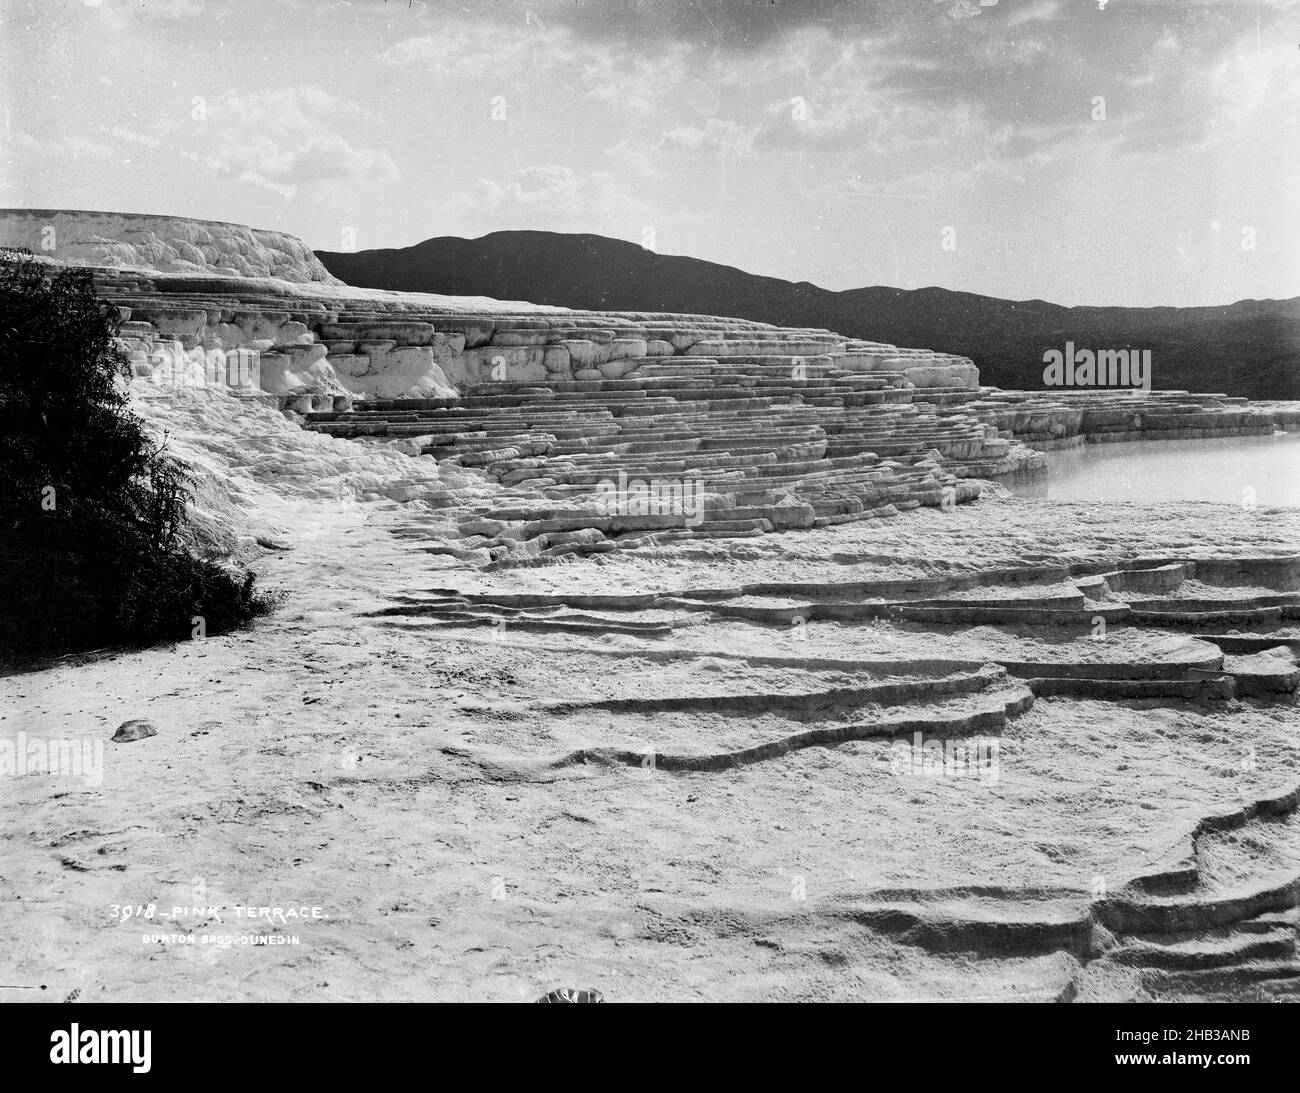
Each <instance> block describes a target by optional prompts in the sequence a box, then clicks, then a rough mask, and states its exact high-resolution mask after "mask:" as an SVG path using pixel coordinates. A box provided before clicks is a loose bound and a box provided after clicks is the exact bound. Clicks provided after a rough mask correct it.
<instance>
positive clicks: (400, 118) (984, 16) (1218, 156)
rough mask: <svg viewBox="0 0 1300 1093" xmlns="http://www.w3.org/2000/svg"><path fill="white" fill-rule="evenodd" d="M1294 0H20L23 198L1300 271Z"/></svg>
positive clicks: (6, 92) (1052, 278) (1125, 283)
mask: <svg viewBox="0 0 1300 1093" xmlns="http://www.w3.org/2000/svg"><path fill="white" fill-rule="evenodd" d="M1297 7H1298V5H1297V3H1296V2H1293V0H1285V2H1282V0H1208V2H1201V0H423V2H422V0H388V2H385V0H0V108H2V109H3V117H2V118H0V121H2V122H3V128H2V129H0V207H9V208H73V209H100V210H113V211H127V212H143V213H156V214H164V215H175V216H189V217H198V218H201V219H210V220H226V221H233V222H236V223H241V224H250V225H252V226H254V227H259V228H273V229H276V230H280V231H287V232H291V233H293V234H294V235H298V236H300V237H302V238H303V239H304V240H306V241H307V243H308V244H309V245H311V246H313V247H315V248H318V249H324V250H347V249H358V250H363V249H368V248H371V247H394V246H406V245H410V244H412V243H416V242H419V241H420V240H423V239H427V238H429V237H432V236H438V235H462V236H470V237H474V236H480V235H483V234H485V233H487V232H492V231H499V230H503V229H518V228H530V229H539V230H547V231H561V232H594V233H598V234H602V235H608V236H613V237H616V238H620V239H626V240H630V241H632V242H635V243H639V244H641V245H642V246H646V247H649V248H651V249H654V250H656V251H659V252H661V253H665V254H687V255H692V256H694V257H698V258H705V259H708V260H710V261H715V262H723V263H726V264H727V265H733V266H738V267H740V268H742V269H746V270H749V271H751V272H754V273H760V274H765V275H769V276H775V277H782V278H786V279H788V280H792V281H811V282H813V283H815V284H819V285H822V286H824V287H827V288H832V289H843V288H854V287H859V286H864V285H896V286H899V287H903V288H919V287H923V286H928V285H938V286H941V287H944V288H949V289H957V290H963V291H969V292H978V293H983V294H987V295H991V296H1000V297H1008V298H1012V299H1028V298H1040V299H1047V300H1052V301H1054V302H1057V303H1063V304H1071V305H1072V304H1122V305H1129V306H1150V305H1168V304H1172V305H1180V306H1181V305H1200V304H1222V303H1229V302H1232V301H1234V300H1238V299H1245V298H1255V299H1263V298H1281V297H1291V296H1296V295H1300V247H1298V246H1297V244H1300V232H1298V229H1300V146H1298V144H1297V128H1298V127H1300V12H1298V11H1297Z"/></svg>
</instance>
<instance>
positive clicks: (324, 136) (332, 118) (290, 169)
mask: <svg viewBox="0 0 1300 1093" xmlns="http://www.w3.org/2000/svg"><path fill="white" fill-rule="evenodd" d="M378 121H379V119H378V118H377V117H376V116H375V115H374V114H372V113H371V112H370V111H368V110H366V109H364V108H363V107H360V106H358V105H356V104H354V103H350V102H347V101H345V100H342V99H339V98H338V97H336V96H334V95H331V94H330V93H329V92H328V91H325V90H324V89H322V88H319V87H315V86H312V85H306V86H302V87H281V88H273V89H270V90H264V91H242V92H237V91H232V92H227V93H226V94H225V95H222V96H221V97H220V98H218V99H216V100H215V101H214V102H213V103H212V104H211V105H210V106H209V107H208V111H207V117H206V124H209V125H211V127H212V133H211V136H212V138H213V139H212V141H211V143H214V144H215V146H216V147H217V148H218V149H219V155H220V158H221V159H222V160H224V161H226V162H227V163H229V164H230V165H231V166H232V167H234V168H235V169H237V170H240V171H250V172H254V173H256V174H258V175H261V176H263V177H265V178H268V179H271V180H272V181H275V182H285V183H293V184H295V185H301V186H310V185H312V184H315V183H321V182H340V181H349V180H351V181H364V180H374V181H385V180H391V179H395V178H397V177H398V174H399V172H398V169H397V165H396V163H394V161H393V159H392V157H391V156H390V155H389V154H388V152H386V151H383V150H376V149H371V148H365V147H359V146H357V144H355V143H354V142H353V141H350V140H349V139H348V138H347V137H345V136H343V135H342V134H341V133H340V132H339V131H338V129H337V126H339V125H351V126H354V127H357V128H366V127H371V126H373V125H375V124H376V123H377V122H378Z"/></svg>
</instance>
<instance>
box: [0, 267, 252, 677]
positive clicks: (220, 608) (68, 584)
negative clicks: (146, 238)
mask: <svg viewBox="0 0 1300 1093" xmlns="http://www.w3.org/2000/svg"><path fill="white" fill-rule="evenodd" d="M120 325H121V324H120V321H119V319H118V315H117V312H116V309H114V308H112V307H110V306H108V305H105V304H102V303H100V302H99V301H98V300H97V299H96V298H95V294H94V289H93V285H92V282H91V277H90V273H89V272H88V271H86V270H75V269H55V268H53V267H49V266H47V265H45V264H44V263H41V262H39V261H37V260H36V259H34V258H33V257H31V255H29V254H25V253H21V252H16V251H0V657H3V658H6V659H8V658H13V657H23V656H48V655H52V654H59V653H65V652H71V651H75V650H80V649H89V648H94V647H97V646H102V645H110V644H121V643H128V644H133V645H147V644H150V643H152V642H156V641H163V640H174V639H182V638H188V637H190V636H191V633H192V630H193V628H194V625H195V624H194V622H193V621H192V620H193V619H194V618H195V617H196V616H200V617H202V619H203V626H204V630H205V632H206V633H217V632H220V631H221V630H224V629H229V628H230V627H233V626H237V625H239V624H240V623H242V622H245V621H247V620H248V619H250V618H252V617H253V616H255V615H259V614H263V613H264V612H265V611H266V610H267V609H268V602H267V600H266V599H265V598H264V597H262V596H259V595H257V594H255V593H254V592H253V587H252V577H251V575H250V576H248V577H247V578H243V579H241V578H240V577H238V576H236V575H234V574H232V573H230V572H228V571H227V570H226V569H224V568H222V567H221V566H219V565H217V564H216V563H215V562H212V561H208V560H205V559H202V558H198V557H195V556H194V555H193V554H192V553H191V552H190V551H189V550H188V549H187V548H186V546H185V542H184V537H183V531H184V523H185V504H186V501H187V499H188V497H189V484H188V479H187V476H186V471H185V468H184V466H183V465H182V464H180V463H179V462H178V461H177V460H175V459H173V458H171V457H169V456H166V455H164V454H162V453H161V452H160V450H159V447H158V444H157V443H156V442H155V441H154V440H153V439H152V438H151V437H150V435H149V433H148V432H147V431H146V429H145V426H144V423H143V422H142V421H141V420H140V419H139V418H138V417H136V416H135V415H134V414H132V413H131V412H130V411H129V409H128V405H127V404H128V399H127V395H126V390H125V382H124V381H125V379H126V377H127V376H128V375H129V374H130V370H129V366H128V364H127V362H126V358H125V356H124V355H123V354H122V352H121V350H119V349H118V348H117V347H116V345H115V343H114V340H113V339H114V336H115V335H116V333H117V331H118V328H119V326H120Z"/></svg>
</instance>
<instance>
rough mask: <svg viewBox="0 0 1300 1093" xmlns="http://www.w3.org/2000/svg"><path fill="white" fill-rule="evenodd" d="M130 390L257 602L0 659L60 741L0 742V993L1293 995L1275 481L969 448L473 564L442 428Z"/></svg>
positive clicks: (22, 710)
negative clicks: (1110, 492)
mask: <svg viewBox="0 0 1300 1093" xmlns="http://www.w3.org/2000/svg"><path fill="white" fill-rule="evenodd" d="M140 409H141V412H142V413H144V414H145V415H146V416H147V417H148V418H149V420H150V421H151V422H152V423H153V424H154V425H156V426H157V427H158V428H159V429H160V430H166V431H168V432H169V434H170V436H171V441H170V443H171V444H172V446H173V449H174V450H176V451H177V452H178V453H179V454H181V455H182V456H184V457H186V458H188V459H190V460H191V461H192V462H193V463H195V465H196V467H197V468H198V469H199V471H200V475H199V485H200V490H199V499H198V509H199V511H200V514H201V515H202V517H203V519H204V526H205V528H206V529H207V532H208V534H209V535H210V538H211V540H212V541H213V542H219V541H220V542H222V545H223V546H224V548H225V549H227V551H228V552H229V553H231V554H232V556H235V557H241V558H245V559H251V564H252V566H253V568H254V569H255V570H256V571H257V572H258V574H259V576H260V578H261V580H262V582H263V583H264V584H265V585H266V586H267V587H269V588H272V589H274V590H276V591H277V592H279V593H280V594H281V595H282V597H283V600H282V603H281V606H280V608H279V610H278V611H276V612H275V613H274V614H272V615H271V616H270V617H268V618H266V619H263V620H259V621H258V622H257V623H256V625H254V626H253V627H252V628H250V629H248V630H244V631H240V632H237V633H232V634H226V635H219V636H208V637H204V638H201V639H196V640H193V641H190V642H186V643H182V644H179V645H176V646H171V647H160V648H155V649H150V650H144V651H138V652H122V651H106V652H102V653H97V654H93V655H87V656H78V657H71V658H64V659H63V660H60V661H58V662H55V663H53V664H51V665H48V666H45V667H42V668H40V669H38V670H35V671H27V672H22V673H13V674H9V675H6V676H4V677H3V678H0V710H2V711H3V717H2V718H0V725H2V726H3V730H4V733H5V735H6V736H12V735H13V734H15V733H17V732H18V731H23V732H25V733H26V734H27V736H28V738H30V739H35V740H50V739H76V740H81V739H84V738H89V739H91V740H93V741H100V742H103V745H104V752H103V755H104V764H103V778H102V784H98V785H94V784H92V785H87V784H85V781H86V779H84V778H71V777H57V776H50V775H46V774H26V775H23V776H21V777H13V778H5V779H4V780H3V784H4V794H3V797H0V824H2V826H3V830H4V832H5V836H4V839H5V843H4V852H3V855H2V856H0V858H2V860H3V863H4V864H3V866H2V867H0V885H3V888H4V890H5V896H6V898H5V899H4V900H3V902H0V908H2V909H0V937H3V938H4V939H5V940H4V943H3V951H2V952H0V966H2V967H3V975H2V977H0V983H2V984H3V986H0V998H4V999H24V1000H33V999H44V1000H51V1001H58V1000H62V999H64V998H68V997H71V996H76V997H79V998H82V999H87V1000H92V999H93V1000H161V999H177V998H185V999H264V1000H284V999H310V1000H338V999H348V1000H371V999H384V1000H397V999H483V1000H504V1001H529V1000H532V999H534V998H537V997H539V996H541V995H542V994H544V993H545V992H546V991H547V990H550V989H552V988H554V987H560V986H571V987H591V988H595V989H598V990H600V991H601V992H603V993H604V995H605V997H606V999H608V1000H610V1001H629V1000H647V999H663V1000H667V999H691V1000H695V999H699V1000H706V999H707V1000H712V999H718V1000H721V999H729V1000H732V999H734V1000H764V999H894V1000H909V1001H916V1000H923V999H951V1000H975V999H995V1000H1029V1001H1049V1000H1054V999H1080V1000H1092V999H1132V1000H1145V999H1151V998H1161V997H1174V998H1203V997H1231V998H1238V999H1245V998H1277V999H1294V998H1295V997H1296V994H1295V984H1296V983H1297V982H1300V979H1298V978H1297V973H1300V963H1297V959H1296V953H1295V938H1296V918H1295V914H1296V912H1295V909H1294V908H1295V905H1296V903H1297V899H1300V879H1298V878H1300V833H1298V832H1297V824H1298V823H1300V821H1297V820H1296V818H1295V811H1294V810H1295V804H1296V796H1295V794H1296V790H1297V788H1298V787H1300V749H1298V748H1297V739H1298V738H1297V728H1298V727H1300V717H1298V716H1297V711H1296V707H1295V704H1294V698H1293V694H1292V693H1288V692H1287V690H1286V684H1287V682H1288V680H1289V675H1288V673H1290V672H1293V671H1294V662H1293V660H1288V659H1287V658H1286V656H1285V655H1284V654H1285V653H1286V651H1287V650H1288V649H1289V650H1291V651H1294V650H1295V649H1296V648H1297V646H1296V644H1295V643H1296V642H1297V641H1300V630H1296V629H1294V628H1293V627H1294V623H1293V621H1292V618H1291V617H1290V615H1289V614H1288V612H1287V610H1286V607H1285V606H1281V607H1276V606H1274V602H1275V601H1276V602H1277V603H1289V601H1290V600H1291V599H1293V598H1294V596H1293V594H1294V592H1295V590H1296V588H1297V584H1296V576H1297V574H1296V571H1295V567H1294V565H1293V564H1292V563H1290V562H1289V561H1287V557H1286V556H1288V555H1292V554H1293V553H1294V550H1295V543H1296V542H1297V532H1298V531H1300V527H1297V518H1296V516H1295V514H1294V513H1291V512H1286V511H1279V510H1263V509H1261V510H1256V511H1254V512H1245V511H1242V510H1240V509H1238V508H1235V507H1230V506H1216V505H1209V504H1173V503H1171V504H1167V505H1160V506H1137V505H1134V506H1105V507H1101V506H1088V505H1067V504H1056V503H1050V502H1038V501H1026V500H1017V499H1011V498H1008V497H1006V496H1003V495H1001V494H1000V493H999V491H996V490H994V491H991V492H990V495H989V496H986V497H985V498H984V499H982V500H980V501H978V502H975V503H972V504H968V505H962V506H958V507H956V508H954V509H951V510H941V509H920V510H917V511H912V512H904V513H902V514H900V515H898V516H896V517H894V518H892V519H888V520H882V521H872V522H870V523H860V524H848V525H844V526H842V527H832V528H825V529H819V530H809V531H801V532H789V533H785V534H771V535H767V536H764V537H762V538H761V539H753V540H739V541H730V542H728V541H718V542H700V541H689V542H683V543H679V544H675V545H672V546H665V547H659V548H652V549H649V550H641V551H623V552H618V553H615V554H609V555H604V556H600V557H597V558H586V559H574V558H570V559H560V560H556V561H555V562H554V563H552V564H549V565H540V566H523V567H520V566H506V567H492V568H489V569H487V570H484V569H481V568H480V569H475V568H471V567H470V566H468V565H466V564H464V563H462V562H458V561H457V560H456V559H455V558H453V557H451V556H448V555H446V554H444V553H436V552H435V551H436V550H437V546H438V543H439V541H440V537H441V536H443V535H445V534H448V533H449V529H452V528H454V526H455V523H456V521H457V519H458V518H459V516H460V515H462V514H463V512H464V511H466V510H468V509H472V508H473V507H474V506H475V505H476V504H477V502H478V501H479V500H481V499H482V497H483V496H484V495H485V492H489V491H490V489H491V487H490V485H489V484H488V483H487V481H486V479H485V478H484V476H482V475H481V474H479V473H478V472H476V471H474V470H472V469H469V468H464V469H461V468H456V469H451V468H445V467H444V468H442V469H440V468H438V467H437V466H436V464H435V463H434V462H433V461H432V460H431V459H428V458H410V457H407V456H404V455H400V454H398V453H396V452H395V451H392V450H385V449H382V448H379V447H375V446H366V445H363V444H359V443H356V442H354V441H348V440H340V439H335V438H331V437H327V436H323V435H319V434H311V433H307V432H305V431H302V430H300V429H298V428H297V426H294V425H291V424H290V423H289V422H287V421H285V420H284V419H283V418H282V417H280V416H279V415H278V414H277V413H275V412H274V411H272V410H270V409H266V410H260V409H256V408H254V407H252V406H251V405H248V404H242V405H239V406H236V405H235V404H234V400H227V401H224V402H223V401H222V400H221V399H220V398H216V399H214V401H212V402H207V403H191V404H188V405H178V406H172V405H169V404H167V403H165V402H158V401H154V402H149V403H143V402H142V403H141V404H140ZM232 528H233V529H235V532H234V533H233V534H232V533H231V530H230V529H232ZM223 536H224V539H223ZM1279 559H1280V560H1279ZM1156 570H1161V571H1162V574H1163V575H1162V576H1159V577H1156V576H1152V575H1151V574H1153V573H1154V572H1155V571H1156ZM1173 570H1176V571H1177V572H1176V573H1173V575H1172V576H1171V575H1170V574H1171V572H1172V571H1173ZM1107 574H1109V576H1107ZM1098 577H1100V579H1101V583H1097V580H1098ZM1103 585H1104V587H1103ZM1270 597H1272V599H1270ZM1211 601H1213V602H1211ZM1215 603H1226V604H1227V607H1225V608H1224V609H1223V610H1222V611H1221V613H1220V614H1219V615H1215V616H1214V617H1213V618H1210V617H1208V616H1207V617H1206V618H1205V619H1203V620H1202V621H1201V622H1200V623H1199V624H1198V625H1195V626H1193V625H1188V624H1187V623H1186V618H1185V617H1184V618H1182V619H1180V620H1179V621H1177V623H1176V624H1171V625H1162V624H1160V623H1159V621H1158V618H1157V617H1158V616H1159V615H1160V614H1161V610H1162V607H1161V605H1163V609H1164V610H1166V611H1172V612H1175V613H1180V614H1181V615H1182V616H1186V615H1187V614H1188V613H1192V614H1201V615H1204V614H1205V613H1206V612H1207V610H1209V609H1210V607H1213V606H1214V604H1215ZM1207 604H1209V606H1208V607H1207ZM1171 605H1172V606H1171ZM1017 612H1020V613H1017ZM1023 612H1029V614H1024V613H1023ZM1143 612H1146V614H1142V613H1143ZM1233 612H1236V614H1235V615H1234V614H1233ZM1153 618H1157V621H1155V622H1153V621H1151V620H1152V619H1153ZM1097 619H1101V620H1102V621H1101V627H1100V632H1099V631H1098V623H1097ZM1232 631H1237V632H1238V633H1239V634H1245V633H1250V634H1264V635H1266V637H1267V639H1268V640H1267V641H1265V642H1263V643H1262V644H1263V645H1264V646H1267V647H1269V648H1272V649H1279V648H1280V649H1281V650H1282V653H1281V654H1278V655H1276V656H1274V657H1273V659H1272V660H1267V661H1265V662H1259V661H1258V657H1259V655H1260V654H1259V653H1258V652H1256V651H1255V650H1254V647H1253V646H1252V645H1251V643H1250V642H1249V641H1243V642H1242V643H1240V644H1242V645H1243V647H1242V648H1241V649H1238V650H1237V651H1236V652H1235V653H1230V652H1229V650H1228V648H1226V647H1223V646H1220V645H1216V644H1215V643H1213V642H1210V641H1208V640H1207V636H1216V635H1223V634H1228V633H1230V632H1232ZM1228 644H1229V645H1231V643H1228ZM1236 658H1240V659H1236ZM1252 687H1253V688H1256V689H1257V690H1258V693H1257V694H1254V695H1252V694H1249V693H1246V692H1247V691H1250V690H1251V688H1252ZM1270 688H1271V689H1270ZM1291 689H1292V691H1293V690H1294V682H1293V681H1292V682H1291ZM131 718H147V719H149V720H150V721H152V722H153V723H154V724H155V725H156V726H157V728H158V734H157V735H156V736H152V737H149V738H147V739H143V740H137V741H134V742H130V743H113V742H111V741H110V739H109V738H110V737H111V736H112V735H113V733H114V730H115V729H116V728H117V727H118V726H119V725H120V724H121V723H122V722H124V721H126V720H128V719H131ZM946 741H955V742H956V746H953V747H948V748H947V755H946V756H945V755H944V749H945V747H947V745H946V743H945V742H946ZM151 904H152V905H156V908H157V910H158V912H162V913H165V914H166V916H167V917H161V915H155V917H153V918H151V919H149V918H136V917H131V918H125V917H124V914H123V911H122V908H124V907H132V908H135V907H140V908H147V907H148V906H149V905H151ZM248 907H253V908H265V909H268V910H267V912H266V913H265V914H262V913H261V912H257V917H254V918H251V919H250V918H249V917H248V912H247V911H245V910H244V909H246V908H248ZM175 908H184V909H185V911H184V912H183V913H181V914H179V915H175V916H173V915H172V912H173V909H175ZM277 908H278V909H280V910H281V911H282V912H284V914H282V915H280V916H276V915H275V913H274V911H275V909H277ZM304 908H306V909H308V910H307V911H306V914H305V917H299V916H295V915H294V914H293V912H298V913H299V915H301V914H302V912H303V909H304ZM315 909H319V911H318V914H319V917H313V915H314V914H316V913H317V912H316V910H315ZM177 937H188V938H192V939H193V940H192V941H190V942H178V941H176V940H174V939H175V938H177ZM205 937H207V938H212V939H219V938H223V937H228V938H233V939H234V940H235V944H232V945H229V946H226V945H224V944H222V943H220V942H219V941H212V940H210V941H207V942H204V941H203V940H202V939H203V938H205ZM160 938H163V939H165V940H159V939H160ZM246 938H257V939H260V940H262V941H265V942H267V943H265V944H247V943H240V942H241V940H242V939H246ZM291 938H296V939H297V941H296V943H284V944H281V943H278V942H277V941H276V939H285V940H288V939H291Z"/></svg>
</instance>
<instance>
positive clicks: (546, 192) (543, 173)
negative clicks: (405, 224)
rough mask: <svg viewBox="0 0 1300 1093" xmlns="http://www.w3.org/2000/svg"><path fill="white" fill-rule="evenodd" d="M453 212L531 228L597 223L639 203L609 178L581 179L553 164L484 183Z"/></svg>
mask: <svg viewBox="0 0 1300 1093" xmlns="http://www.w3.org/2000/svg"><path fill="white" fill-rule="evenodd" d="M454 206H455V211H456V212H457V213H458V214H459V215H461V216H463V217H466V218H469V219H471V220H484V221H494V222H502V223H508V224H511V225H514V226H517V227H527V228H540V227H542V226H547V227H568V226H572V225H576V224H580V223H594V222H596V221H603V220H608V219H611V218H613V217H618V216H623V215H630V214H631V213H633V212H634V211H635V210H636V203H635V202H633V201H632V200H631V199H630V198H629V197H628V196H627V195H625V194H623V193H622V192H621V191H620V190H619V188H618V187H617V185H616V184H615V182H614V177H613V175H611V174H609V173H608V172H606V171H592V172H591V173H590V174H586V175H579V174H577V173H576V172H574V170H573V169H572V168H570V167H562V166H557V165H555V164H548V165H546V166H541V167H525V168H523V169H521V170H518V171H516V172H515V173H514V175H513V176H512V177H511V178H510V179H509V180H508V181H507V182H505V183H498V182H495V181H493V180H491V179H480V180H479V181H478V184H477V186H476V187H475V189H474V192H473V193H465V192H463V191H462V192H461V193H459V194H458V195H457V197H456V200H455V202H454Z"/></svg>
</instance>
